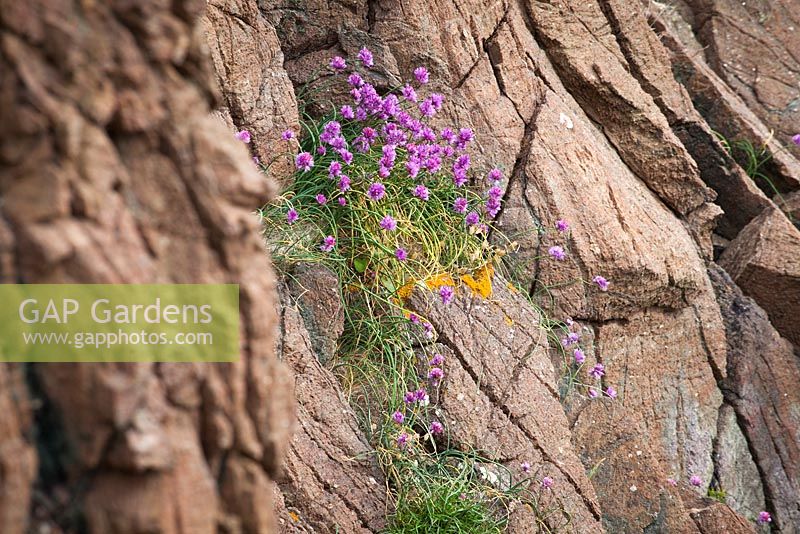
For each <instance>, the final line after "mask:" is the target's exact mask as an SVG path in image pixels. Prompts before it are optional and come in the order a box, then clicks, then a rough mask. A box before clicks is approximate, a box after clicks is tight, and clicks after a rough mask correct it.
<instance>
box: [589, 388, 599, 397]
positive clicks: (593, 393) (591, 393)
mask: <svg viewBox="0 0 800 534" xmlns="http://www.w3.org/2000/svg"><path fill="white" fill-rule="evenodd" d="M587 394H588V395H589V398H590V399H596V398H597V396H598V395H600V394H599V393H598V392H597V390H596V389H594V388H589V391H588V392H587Z"/></svg>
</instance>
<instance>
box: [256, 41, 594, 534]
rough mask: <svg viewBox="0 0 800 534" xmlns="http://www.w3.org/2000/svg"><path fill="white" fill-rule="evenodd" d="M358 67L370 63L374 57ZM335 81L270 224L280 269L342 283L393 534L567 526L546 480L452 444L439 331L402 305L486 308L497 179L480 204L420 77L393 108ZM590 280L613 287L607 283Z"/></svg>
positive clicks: (341, 65) (353, 359)
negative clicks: (459, 299)
mask: <svg viewBox="0 0 800 534" xmlns="http://www.w3.org/2000/svg"><path fill="white" fill-rule="evenodd" d="M359 57H360V61H361V64H362V67H363V68H369V67H370V66H371V62H372V58H371V54H369V51H368V50H366V49H364V50H362V52H361V53H360V54H359ZM330 68H331V69H332V70H333V71H334V72H335V73H337V74H338V75H340V76H347V82H348V83H349V85H350V87H351V96H352V97H353V105H345V106H342V107H341V108H339V109H338V110H335V111H334V112H331V113H330V114H328V115H327V116H325V117H322V118H318V119H317V118H314V117H310V116H306V117H305V122H304V132H303V134H302V135H300V136H299V139H298V136H297V135H296V134H295V133H294V132H290V131H287V132H284V134H283V139H284V140H285V141H286V142H287V144H288V150H287V152H288V153H289V154H290V155H291V158H292V160H293V163H294V165H295V167H296V172H295V174H294V176H293V179H292V181H291V183H289V185H288V186H287V187H286V189H285V190H284V191H283V192H282V194H281V195H280V197H279V198H278V199H277V200H275V201H274V202H272V203H270V204H269V205H267V206H265V207H264V208H263V209H262V210H261V216H262V219H263V223H264V228H265V237H266V240H267V242H268V244H269V247H270V249H271V252H272V257H273V260H274V262H275V264H276V266H277V267H278V268H279V269H281V270H284V271H288V270H289V268H290V267H291V266H292V265H294V264H298V263H316V264H322V265H324V266H325V267H327V268H328V269H330V270H331V271H332V272H333V273H335V274H336V276H337V277H338V280H339V286H340V294H341V298H342V301H343V304H344V306H343V309H344V314H345V329H344V333H343V335H342V336H341V338H340V340H339V347H338V354H337V356H336V358H335V361H334V362H332V368H333V370H334V372H335V373H336V375H337V376H338V377H339V379H340V381H341V383H342V384H343V386H344V388H345V391H346V392H347V393H348V394H349V396H350V401H351V404H352V405H353V407H354V409H356V410H357V412H358V413H359V415H360V419H361V426H362V429H363V430H364V431H365V433H366V435H367V437H368V439H369V441H370V443H371V444H372V446H373V447H374V448H375V451H376V455H377V458H378V461H379V463H380V465H381V467H382V469H383V471H384V473H385V474H386V478H387V481H388V483H389V485H390V489H391V491H392V496H393V499H394V501H395V510H394V512H393V513H391V514H390V517H389V525H388V527H387V528H388V531H389V532H395V533H406V532H429V531H430V530H428V529H430V528H432V527H431V525H437V528H439V527H441V528H439V530H436V531H438V532H476V533H477V532H499V531H501V529H502V527H503V525H504V523H505V521H506V519H507V516H508V513H509V506H510V505H511V503H512V502H513V503H517V504H519V503H524V505H526V506H529V507H531V508H532V509H533V510H534V511H535V513H537V514H538V517H539V518H540V519H539V520H540V522H541V525H540V528H541V529H542V530H544V531H547V529H548V528H550V527H547V526H546V523H545V518H547V517H548V516H550V515H553V514H556V513H559V514H562V510H561V506H560V505H559V504H558V499H557V498H556V497H555V494H554V493H553V492H552V491H551V489H550V487H551V486H552V484H553V480H552V479H550V478H549V477H547V476H544V477H543V478H541V480H537V481H536V482H534V479H533V478H532V477H531V476H530V470H531V468H530V466H529V465H526V464H523V466H520V467H519V468H518V470H517V472H516V473H511V472H510V471H509V468H508V467H506V466H504V465H502V464H499V463H496V462H494V461H492V460H489V459H487V458H484V457H482V456H481V455H480V454H479V453H478V452H477V451H470V450H466V451H464V450H460V449H463V445H459V446H458V447H456V445H455V444H453V443H452V442H451V440H450V438H449V436H448V429H447V428H446V427H447V423H446V422H445V421H443V420H441V419H440V417H439V413H438V410H437V409H436V407H435V406H434V405H433V404H432V403H431V399H432V398H434V399H435V395H436V393H437V389H438V388H439V387H440V385H441V383H442V381H443V379H444V376H445V373H446V370H447V362H446V361H445V358H444V357H443V356H442V355H441V354H439V353H437V350H436V347H437V345H436V344H435V341H436V337H437V334H436V332H435V331H434V327H433V325H432V324H431V323H430V322H429V321H428V320H427V319H426V318H425V317H422V316H420V315H418V314H417V313H416V312H415V311H414V310H411V309H409V308H407V306H406V299H407V297H408V296H409V295H410V294H411V292H412V291H413V290H415V289H418V290H423V291H433V292H435V293H436V294H437V298H439V299H440V300H441V302H442V303H443V304H445V305H447V304H449V302H450V301H451V300H452V299H453V295H454V292H455V290H456V288H457V287H458V286H462V287H464V288H466V289H468V290H469V291H472V292H473V293H475V294H476V295H481V296H483V297H488V296H490V294H491V285H492V278H493V277H494V276H495V269H496V268H497V267H499V266H501V265H502V263H501V260H500V257H501V256H502V255H503V253H505V252H506V250H505V248H506V247H507V245H510V244H509V243H508V242H507V240H504V239H503V237H502V234H500V233H499V232H497V231H494V232H493V240H492V242H493V243H495V244H494V245H492V244H490V243H489V241H488V235H489V234H490V231H491V230H493V228H492V221H493V219H494V218H495V217H496V216H497V215H498V213H499V211H500V209H501V198H502V195H503V188H502V187H501V185H502V181H503V173H502V171H501V170H500V169H498V168H494V169H489V170H487V171H486V172H485V174H484V176H485V179H486V191H485V192H484V193H483V194H481V193H478V192H476V190H475V189H473V188H470V187H467V183H468V181H469V179H468V174H473V175H474V172H473V169H472V168H471V167H472V162H471V159H470V155H469V152H468V148H469V146H470V144H471V143H472V141H473V137H474V134H473V132H472V130H470V129H469V128H460V129H455V128H453V129H451V128H444V129H443V130H441V131H440V132H435V131H434V130H433V129H432V128H431V127H430V126H429V125H428V124H427V119H429V118H431V117H433V116H434V115H435V114H436V113H437V112H438V111H439V110H440V109H441V106H442V104H443V97H442V96H441V95H438V94H436V93H430V94H428V95H427V96H425V97H422V96H420V95H418V94H417V91H418V90H420V89H421V88H422V87H423V86H425V85H426V84H427V83H428V73H427V71H426V70H425V69H424V68H422V67H420V68H418V69H416V70H415V71H414V77H415V79H416V84H415V85H411V84H406V85H404V86H403V87H401V88H398V89H397V90H396V91H390V92H389V93H388V94H384V95H380V94H378V92H377V90H376V89H375V88H374V87H373V86H372V85H370V84H369V83H367V82H366V81H365V79H364V78H363V77H362V76H361V75H360V74H359V73H358V72H356V71H352V72H350V73H349V74H345V73H344V71H345V69H347V65H346V62H345V60H344V59H342V58H339V57H337V58H334V59H333V60H331V63H330ZM421 92H422V91H420V93H421ZM473 178H474V176H473ZM559 224H562V223H559ZM563 224H564V225H566V222H563ZM561 230H562V231H565V230H566V226H565V227H564V228H562V229H561ZM498 242H499V243H500V245H497V244H496V243H498ZM549 255H550V256H551V257H553V258H554V259H556V260H559V261H560V260H563V259H564V257H565V252H564V250H563V249H562V248H561V247H558V246H556V247H552V248H551V249H550V250H549ZM595 283H596V284H597V285H598V286H600V287H601V288H602V289H605V287H604V284H605V285H606V286H607V282H606V281H605V279H603V278H602V277H597V279H596V280H595ZM601 367H602V366H601ZM590 394H591V393H590ZM542 475H544V473H542ZM562 515H563V514H562ZM560 522H561V523H562V524H561V526H562V527H563V526H565V524H568V522H569V518H565V519H564V520H563V521H560ZM548 523H559V521H558V520H552V521H548Z"/></svg>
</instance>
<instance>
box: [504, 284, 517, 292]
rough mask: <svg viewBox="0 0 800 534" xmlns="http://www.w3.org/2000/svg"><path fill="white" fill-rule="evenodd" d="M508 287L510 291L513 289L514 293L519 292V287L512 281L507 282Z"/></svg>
mask: <svg viewBox="0 0 800 534" xmlns="http://www.w3.org/2000/svg"><path fill="white" fill-rule="evenodd" d="M506 287H507V288H508V290H509V291H511V292H512V293H519V289H517V286H515V285H514V284H512V283H511V282H509V283H507V284H506Z"/></svg>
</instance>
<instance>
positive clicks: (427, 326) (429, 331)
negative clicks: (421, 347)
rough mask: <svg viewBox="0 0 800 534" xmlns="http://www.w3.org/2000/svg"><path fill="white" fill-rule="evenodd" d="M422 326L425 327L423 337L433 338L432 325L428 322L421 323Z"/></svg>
mask: <svg viewBox="0 0 800 534" xmlns="http://www.w3.org/2000/svg"><path fill="white" fill-rule="evenodd" d="M422 328H424V329H425V337H426V338H428V339H433V325H432V324H431V323H428V322H424V323H422Z"/></svg>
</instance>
